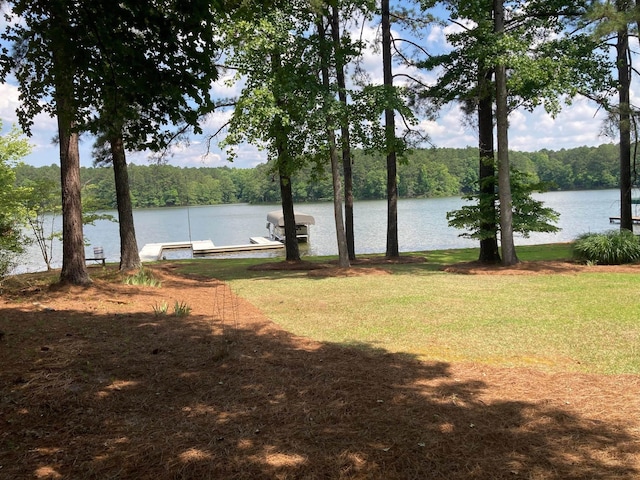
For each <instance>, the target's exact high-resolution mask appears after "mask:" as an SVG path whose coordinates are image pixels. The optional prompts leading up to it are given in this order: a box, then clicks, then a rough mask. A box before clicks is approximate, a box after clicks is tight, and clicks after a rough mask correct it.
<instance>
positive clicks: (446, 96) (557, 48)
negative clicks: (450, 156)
mask: <svg viewBox="0 0 640 480" xmlns="http://www.w3.org/2000/svg"><path fill="white" fill-rule="evenodd" d="M446 4H447V5H448V8H449V9H450V11H451V13H452V15H451V16H452V20H453V21H454V22H456V23H457V25H458V26H460V27H461V31H460V32H457V33H455V34H452V35H449V37H448V38H449V41H450V42H451V43H452V45H453V46H454V49H453V50H452V52H449V53H447V54H444V55H441V56H437V57H434V58H432V59H428V60H426V61H424V62H422V63H421V65H422V66H424V67H428V68H435V67H439V68H442V69H443V71H444V73H443V74H442V75H441V77H440V79H439V81H438V83H437V85H436V86H435V88H427V89H425V90H424V95H426V96H428V97H430V98H436V99H438V103H442V102H443V101H446V102H448V101H452V100H460V101H463V102H465V104H466V105H467V107H469V106H471V107H472V108H467V110H468V111H471V110H472V109H477V112H478V120H479V121H478V123H479V125H478V126H479V132H480V151H481V152H482V154H483V159H482V160H481V164H480V165H481V167H480V175H479V182H480V185H479V188H480V189H483V192H484V195H483V196H482V197H480V201H481V202H483V205H484V207H485V208H487V209H488V210H493V211H495V203H494V202H495V198H496V197H495V195H500V196H502V198H501V199H500V202H501V204H502V208H501V209H500V212H501V218H500V222H501V223H502V225H501V227H500V232H501V244H502V262H503V263H505V264H512V263H515V262H517V261H518V259H517V255H516V253H515V247H514V245H513V235H512V233H511V230H512V229H511V228H510V227H509V224H510V222H511V221H512V215H511V213H510V211H509V209H508V208H506V206H507V205H509V203H510V199H509V197H510V194H509V188H510V185H511V182H510V181H509V178H508V177H509V175H510V171H511V169H510V166H509V161H510V160H509V150H508V118H507V117H508V114H509V112H510V111H512V110H513V109H514V108H517V107H521V106H523V107H525V108H527V109H533V108H535V107H536V106H538V105H543V106H544V108H545V109H546V110H547V111H548V112H551V113H552V114H555V113H557V111H558V110H559V108H560V101H559V100H558V98H559V97H565V98H568V99H570V98H572V97H573V96H575V95H576V94H577V93H579V92H594V91H597V92H598V93H599V92H600V91H602V90H603V89H605V88H606V87H607V86H608V80H609V63H608V62H607V61H606V59H605V58H604V57H603V56H602V55H600V54H598V53H597V52H596V49H595V48H594V47H595V43H594V42H593V41H592V39H591V38H590V37H589V36H588V35H586V34H584V33H581V34H572V35H570V34H568V32H567V19H573V18H578V17H579V15H580V14H582V13H583V12H584V11H585V8H584V5H583V4H579V3H578V4H576V3H575V2H568V1H563V0H558V1H551V2H550V1H546V2H538V1H534V2H525V1H519V0H515V1H504V0H482V1H480V2H458V1H448V2H446ZM492 82H493V83H492ZM493 102H495V105H496V124H497V140H498V159H497V168H498V176H497V178H498V183H499V188H498V189H497V191H496V189H495V186H494V185H491V184H490V182H489V179H491V178H495V177H494V176H493V175H492V173H493V169H494V163H493V162H494V159H493V145H492V134H491V132H492V130H493V121H492V120H493V115H492V113H493V109H492V108H491V105H492V104H493ZM483 139H484V140H483ZM485 167H486V168H485ZM483 217H484V218H485V219H486V220H487V221H488V222H489V221H490V218H491V217H492V215H491V212H487V215H484V216H483ZM487 229H488V230H492V231H493V232H496V228H495V223H494V224H493V226H491V225H490V224H487ZM481 246H482V244H481ZM481 251H482V249H481ZM487 253H489V252H487ZM481 258H482V255H481ZM488 258H491V255H489V256H488Z"/></svg>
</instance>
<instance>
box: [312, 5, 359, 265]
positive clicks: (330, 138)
mask: <svg viewBox="0 0 640 480" xmlns="http://www.w3.org/2000/svg"><path fill="white" fill-rule="evenodd" d="M323 22H324V19H323V18H322V17H319V18H318V21H317V28H318V36H319V38H320V74H321V77H322V87H323V89H324V95H325V98H327V97H328V96H329V95H330V94H331V82H330V80H329V61H328V58H327V57H328V55H329V43H328V42H326V41H325V36H326V29H325V27H324V23H323ZM329 112H330V109H329V108H327V109H326V113H325V122H326V123H325V125H326V133H327V143H328V144H329V159H330V161H331V179H332V182H333V216H334V220H335V225H336V237H337V243H338V266H340V267H342V268H348V267H350V266H351V265H350V263H349V251H348V249H347V237H346V234H345V228H344V218H343V215H342V180H341V178H340V168H339V165H338V164H339V161H338V152H337V149H336V134H335V132H334V131H333V124H334V118H333V116H332V115H331V114H330V113H329Z"/></svg>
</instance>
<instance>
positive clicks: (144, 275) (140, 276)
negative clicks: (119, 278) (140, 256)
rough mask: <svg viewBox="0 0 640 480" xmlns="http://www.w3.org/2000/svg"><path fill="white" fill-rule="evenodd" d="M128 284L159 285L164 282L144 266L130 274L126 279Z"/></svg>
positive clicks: (125, 281)
mask: <svg viewBox="0 0 640 480" xmlns="http://www.w3.org/2000/svg"><path fill="white" fill-rule="evenodd" d="M124 283H125V284H126V285H144V286H146V287H159V286H161V285H162V282H161V281H160V280H158V279H157V278H156V277H154V276H153V274H152V273H151V272H149V271H147V270H145V269H144V268H141V269H140V270H138V271H137V272H136V273H135V274H134V275H129V276H128V277H126V278H125V279H124Z"/></svg>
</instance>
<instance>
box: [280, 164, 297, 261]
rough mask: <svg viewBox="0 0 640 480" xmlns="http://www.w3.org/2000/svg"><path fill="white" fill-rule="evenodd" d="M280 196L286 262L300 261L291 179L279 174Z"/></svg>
mask: <svg viewBox="0 0 640 480" xmlns="http://www.w3.org/2000/svg"><path fill="white" fill-rule="evenodd" d="M280 196H281V197H282V213H283V215H284V235H285V239H284V246H285V250H286V256H287V261H288V262H299V261H300V249H299V248H298V237H297V236H296V218H295V212H294V209H293V193H292V190H291V177H289V176H288V175H286V174H284V173H281V174H280Z"/></svg>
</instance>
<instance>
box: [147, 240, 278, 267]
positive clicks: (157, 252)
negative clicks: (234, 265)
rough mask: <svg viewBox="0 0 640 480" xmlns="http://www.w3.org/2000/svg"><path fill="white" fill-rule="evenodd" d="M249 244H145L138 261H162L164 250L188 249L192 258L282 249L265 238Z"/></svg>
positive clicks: (195, 241) (206, 242)
mask: <svg viewBox="0 0 640 480" xmlns="http://www.w3.org/2000/svg"><path fill="white" fill-rule="evenodd" d="M249 242H250V243H245V244H240V245H220V246H216V245H214V244H213V242H212V241H211V240H194V241H191V242H167V243H147V244H146V245H145V246H144V247H142V250H140V261H142V262H155V261H158V260H162V254H163V252H164V251H165V250H184V249H190V250H191V252H192V253H193V255H194V256H198V255H210V254H214V253H235V252H252V251H261V250H275V249H280V248H284V244H283V243H282V242H278V241H276V240H271V239H269V238H266V237H251V238H250V239H249Z"/></svg>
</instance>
